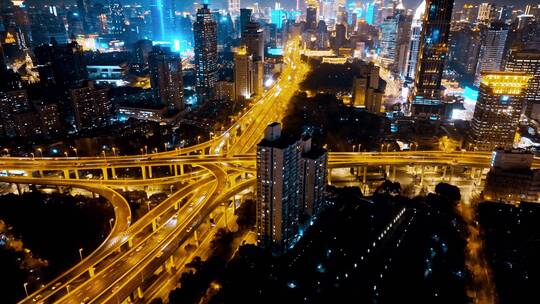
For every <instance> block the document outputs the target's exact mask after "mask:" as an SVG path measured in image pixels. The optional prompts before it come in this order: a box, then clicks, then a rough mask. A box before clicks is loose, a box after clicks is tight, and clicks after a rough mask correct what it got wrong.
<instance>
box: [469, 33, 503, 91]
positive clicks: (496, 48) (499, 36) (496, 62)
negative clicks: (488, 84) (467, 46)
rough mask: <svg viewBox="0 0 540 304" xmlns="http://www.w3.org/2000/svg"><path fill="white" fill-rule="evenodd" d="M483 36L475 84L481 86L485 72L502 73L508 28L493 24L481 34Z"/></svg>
mask: <svg viewBox="0 0 540 304" xmlns="http://www.w3.org/2000/svg"><path fill="white" fill-rule="evenodd" d="M481 35H482V36H483V37H482V39H481V41H482V45H481V47H480V55H479V57H478V65H477V66H476V75H475V84H476V85H479V84H480V73H481V72H484V71H500V70H501V62H502V59H503V54H504V49H505V46H506V38H507V37H508V28H507V26H506V24H504V23H497V24H495V23H494V24H491V26H490V27H489V28H487V29H484V30H483V33H481Z"/></svg>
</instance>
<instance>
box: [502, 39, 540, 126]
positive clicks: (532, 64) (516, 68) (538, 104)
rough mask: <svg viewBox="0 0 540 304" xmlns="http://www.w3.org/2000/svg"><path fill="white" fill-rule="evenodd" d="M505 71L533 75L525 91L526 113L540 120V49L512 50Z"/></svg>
mask: <svg viewBox="0 0 540 304" xmlns="http://www.w3.org/2000/svg"><path fill="white" fill-rule="evenodd" d="M505 71H507V72H524V73H527V75H529V76H532V78H531V79H530V80H529V84H528V86H527V91H526V92H525V100H526V108H525V114H526V115H527V117H529V118H531V119H536V120H540V51H539V50H518V49H514V50H512V51H511V53H510V58H509V59H508V61H507V62H506V67H505Z"/></svg>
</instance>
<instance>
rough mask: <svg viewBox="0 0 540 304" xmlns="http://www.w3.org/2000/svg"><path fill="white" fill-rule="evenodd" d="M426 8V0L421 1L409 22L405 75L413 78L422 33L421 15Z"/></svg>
mask: <svg viewBox="0 0 540 304" xmlns="http://www.w3.org/2000/svg"><path fill="white" fill-rule="evenodd" d="M425 10H426V1H422V3H421V4H420V6H419V7H418V8H417V9H416V11H415V13H414V16H413V20H412V24H411V42H410V44H409V57H408V59H407V74H406V77H407V78H409V79H414V76H415V74H416V63H417V61H418V50H419V49H420V36H421V34H422V17H423V16H424V11H425Z"/></svg>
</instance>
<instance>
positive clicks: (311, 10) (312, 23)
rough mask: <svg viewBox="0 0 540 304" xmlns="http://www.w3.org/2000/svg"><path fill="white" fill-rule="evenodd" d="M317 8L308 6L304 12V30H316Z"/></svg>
mask: <svg viewBox="0 0 540 304" xmlns="http://www.w3.org/2000/svg"><path fill="white" fill-rule="evenodd" d="M317 19H318V18H317V8H316V7H315V6H308V7H307V10H306V30H315V29H317Z"/></svg>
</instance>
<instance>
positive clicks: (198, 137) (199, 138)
mask: <svg viewBox="0 0 540 304" xmlns="http://www.w3.org/2000/svg"><path fill="white" fill-rule="evenodd" d="M200 140H201V136H200V135H198V136H197V145H198V144H199V142H200Z"/></svg>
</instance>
